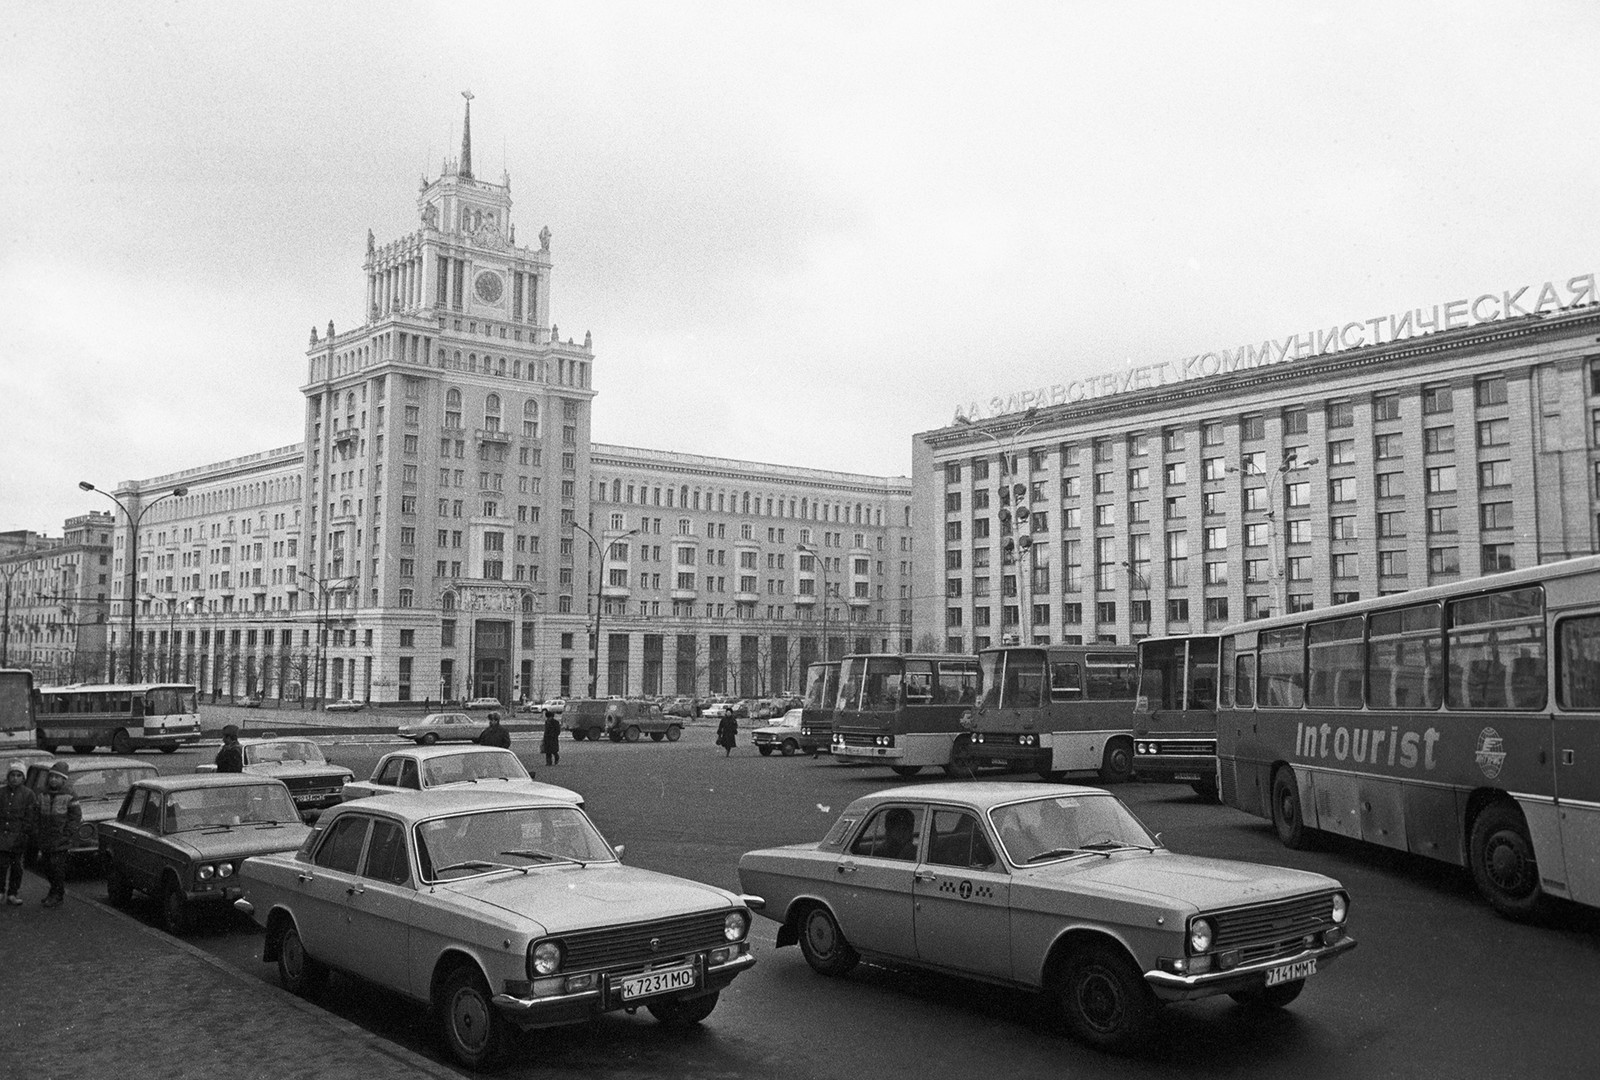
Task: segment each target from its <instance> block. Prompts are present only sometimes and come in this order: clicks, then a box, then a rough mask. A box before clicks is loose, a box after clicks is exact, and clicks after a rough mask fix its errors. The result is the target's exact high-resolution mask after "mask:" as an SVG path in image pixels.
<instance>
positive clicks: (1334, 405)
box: [1328, 401, 1356, 428]
mask: <svg viewBox="0 0 1600 1080" xmlns="http://www.w3.org/2000/svg"><path fill="white" fill-rule="evenodd" d="M1355 422H1356V415H1355V409H1354V407H1353V406H1351V404H1350V402H1348V401H1330V402H1328V427H1330V428H1347V427H1353V426H1354V425H1355Z"/></svg>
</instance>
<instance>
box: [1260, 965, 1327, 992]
mask: <svg viewBox="0 0 1600 1080" xmlns="http://www.w3.org/2000/svg"><path fill="white" fill-rule="evenodd" d="M1316 973H1317V962H1316V961H1315V960H1302V961H1300V962H1299V963H1298V964H1284V965H1283V966H1282V967H1275V968H1270V969H1268V971H1267V985H1268V986H1277V985H1278V984H1279V983H1286V982H1294V981H1295V980H1297V979H1303V978H1305V977H1306V976H1308V975H1315V974H1316Z"/></svg>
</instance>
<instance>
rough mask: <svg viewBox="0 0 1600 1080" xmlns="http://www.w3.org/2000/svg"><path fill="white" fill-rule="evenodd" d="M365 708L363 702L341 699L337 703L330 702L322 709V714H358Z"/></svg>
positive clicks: (365, 705)
mask: <svg viewBox="0 0 1600 1080" xmlns="http://www.w3.org/2000/svg"><path fill="white" fill-rule="evenodd" d="M366 707H367V703H366V702H364V701H357V700H356V699H355V698H343V699H341V700H339V701H330V702H328V703H327V704H326V705H324V706H323V707H322V710H323V711H324V712H360V711H361V710H362V709H364V708H366Z"/></svg>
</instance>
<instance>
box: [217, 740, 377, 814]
mask: <svg viewBox="0 0 1600 1080" xmlns="http://www.w3.org/2000/svg"><path fill="white" fill-rule="evenodd" d="M239 748H240V749H241V750H242V751H243V753H244V771H245V772H247V773H251V774H252V775H255V776H271V777H273V778H275V779H278V780H282V781H283V782H284V784H285V785H286V786H287V787H288V788H289V794H290V795H292V796H293V797H294V805H295V808H296V809H298V810H299V811H300V816H301V817H303V818H304V819H305V820H307V821H315V820H317V816H318V815H319V814H321V813H322V811H324V810H326V809H327V808H328V807H330V806H337V805H338V804H339V803H340V801H341V800H342V792H343V791H344V786H345V785H346V784H347V783H349V782H350V781H351V780H352V779H353V778H354V777H355V773H353V772H351V771H350V770H349V769H347V768H345V767H344V766H343V765H331V764H329V763H328V759H327V757H326V756H325V755H324V754H323V753H322V747H320V746H318V745H317V744H316V743H314V742H312V741H311V740H310V739H297V738H282V739H240V740H239ZM216 771H217V767H216V766H215V765H200V766H197V767H196V768H195V772H216Z"/></svg>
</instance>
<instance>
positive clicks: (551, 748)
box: [539, 709, 561, 765]
mask: <svg viewBox="0 0 1600 1080" xmlns="http://www.w3.org/2000/svg"><path fill="white" fill-rule="evenodd" d="M539 750H540V752H541V753H543V754H544V763H545V764H546V765H559V764H561V721H560V720H557V719H556V714H555V712H554V711H553V710H551V709H546V710H545V711H544V737H543V738H542V739H540V740H539Z"/></svg>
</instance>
